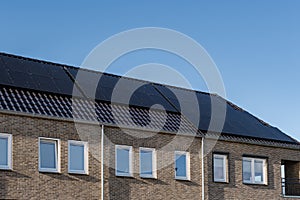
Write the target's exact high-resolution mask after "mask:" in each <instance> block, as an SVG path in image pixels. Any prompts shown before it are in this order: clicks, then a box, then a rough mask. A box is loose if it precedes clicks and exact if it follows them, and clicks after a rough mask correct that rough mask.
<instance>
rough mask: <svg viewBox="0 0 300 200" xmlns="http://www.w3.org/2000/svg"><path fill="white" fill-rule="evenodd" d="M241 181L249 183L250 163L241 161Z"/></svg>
mask: <svg viewBox="0 0 300 200" xmlns="http://www.w3.org/2000/svg"><path fill="white" fill-rule="evenodd" d="M243 180H244V181H247V182H249V181H251V161H250V160H243Z"/></svg>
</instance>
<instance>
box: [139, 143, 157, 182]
mask: <svg viewBox="0 0 300 200" xmlns="http://www.w3.org/2000/svg"><path fill="white" fill-rule="evenodd" d="M141 151H147V152H151V153H152V174H151V175H150V174H142V159H141V158H142V157H141ZM139 155H140V177H142V178H157V173H156V150H155V149H154V148H145V147H140V149H139Z"/></svg>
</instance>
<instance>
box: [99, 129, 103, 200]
mask: <svg viewBox="0 0 300 200" xmlns="http://www.w3.org/2000/svg"><path fill="white" fill-rule="evenodd" d="M100 149H101V200H104V125H101V147H100Z"/></svg>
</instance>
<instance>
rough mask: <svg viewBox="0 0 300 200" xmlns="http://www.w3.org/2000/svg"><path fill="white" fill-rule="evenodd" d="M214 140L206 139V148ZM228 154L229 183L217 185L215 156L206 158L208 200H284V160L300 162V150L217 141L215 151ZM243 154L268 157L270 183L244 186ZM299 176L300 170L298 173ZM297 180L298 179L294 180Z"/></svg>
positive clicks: (209, 155) (210, 154) (210, 155)
mask: <svg viewBox="0 0 300 200" xmlns="http://www.w3.org/2000/svg"><path fill="white" fill-rule="evenodd" d="M211 143H214V141H213V140H211V141H209V140H207V141H206V142H205V144H206V146H211ZM214 151H216V152H226V153H229V154H228V155H229V183H214V182H213V174H212V153H209V154H208V155H207V157H206V159H205V165H206V167H207V168H206V170H205V172H207V173H205V175H206V176H205V186H206V192H207V196H206V197H207V198H206V199H213V200H217V199H219V200H221V199H244V200H247V199H249V200H250V199H251V200H252V199H283V198H282V197H281V161H282V160H290V161H300V152H299V150H292V149H284V148H276V147H266V146H260V145H248V144H242V143H235V142H226V141H218V142H217V143H216V145H215V146H214V148H213V150H212V152H214ZM243 155H252V156H253V157H256V156H257V157H266V159H267V164H268V169H267V171H268V174H267V176H268V184H267V185H251V184H244V183H243V179H242V178H243V177H242V174H243V173H242V159H243ZM298 173H299V171H298ZM294 178H297V177H294ZM299 199H300V198H299Z"/></svg>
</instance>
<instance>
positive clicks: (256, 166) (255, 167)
mask: <svg viewBox="0 0 300 200" xmlns="http://www.w3.org/2000/svg"><path fill="white" fill-rule="evenodd" d="M243 182H244V183H250V184H267V161H266V159H261V158H248V157H244V158H243Z"/></svg>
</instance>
